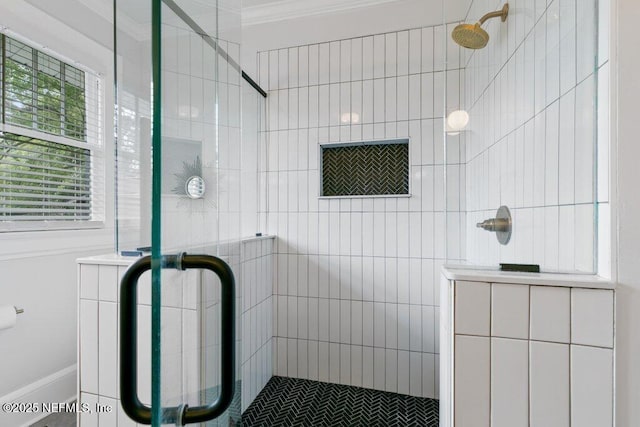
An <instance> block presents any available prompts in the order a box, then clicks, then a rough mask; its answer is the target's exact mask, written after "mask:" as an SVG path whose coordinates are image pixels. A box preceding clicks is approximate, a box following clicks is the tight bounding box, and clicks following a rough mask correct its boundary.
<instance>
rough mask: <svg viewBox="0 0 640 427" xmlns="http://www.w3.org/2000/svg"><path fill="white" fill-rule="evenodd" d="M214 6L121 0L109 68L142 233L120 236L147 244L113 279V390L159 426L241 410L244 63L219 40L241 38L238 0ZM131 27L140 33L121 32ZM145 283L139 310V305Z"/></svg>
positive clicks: (233, 417) (229, 420) (216, 418)
mask: <svg viewBox="0 0 640 427" xmlns="http://www.w3.org/2000/svg"><path fill="white" fill-rule="evenodd" d="M221 3H222V2H220V1H218V2H202V1H197V0H182V1H173V0H152V1H151V2H149V1H148V0H147V1H134V2H131V1H125V0H117V2H116V37H117V42H119V41H120V39H122V40H125V41H126V42H131V40H130V37H131V36H133V38H134V39H136V40H135V42H136V43H138V48H137V49H136V50H132V49H131V48H130V45H129V44H127V45H125V46H122V43H118V46H119V47H120V46H122V47H121V48H120V49H119V52H120V53H121V54H122V55H124V56H125V57H126V58H122V57H120V60H121V64H122V65H121V66H122V68H121V66H117V73H118V76H119V77H120V76H124V79H120V80H119V81H118V85H119V87H118V89H117V92H118V97H119V99H118V102H117V103H118V135H119V138H120V139H119V141H122V142H124V139H125V138H124V137H125V136H127V135H128V138H129V139H130V140H131V145H132V146H133V147H134V148H133V149H132V150H134V151H135V150H137V151H138V152H139V153H140V154H139V156H138V162H137V163H136V162H131V163H130V164H129V165H130V166H131V165H133V166H131V167H130V169H132V170H134V169H135V166H136V165H137V167H138V175H139V181H140V182H139V187H138V191H139V206H140V207H139V212H138V217H139V224H140V231H139V236H137V237H138V239H137V240H136V238H135V237H130V236H127V235H126V233H124V232H123V230H122V229H121V230H119V242H120V245H119V246H120V247H123V243H124V242H128V240H129V239H131V238H133V240H134V241H136V242H137V243H138V245H139V246H150V247H149V249H150V256H146V257H143V258H141V259H140V260H138V261H137V262H136V263H134V265H133V266H132V267H131V268H130V269H129V270H128V271H127V273H126V275H125V277H124V278H123V281H122V283H123V286H122V291H121V320H122V322H121V342H122V344H123V345H122V348H121V363H122V365H123V366H122V367H121V398H122V404H123V407H124V408H125V410H126V412H127V414H128V415H129V416H130V417H132V418H133V419H134V420H136V421H138V422H141V423H147V424H149V423H151V424H152V425H154V426H159V425H174V424H175V425H184V424H194V423H205V422H206V425H233V424H235V423H236V422H237V421H239V417H240V387H239V383H236V378H238V375H236V373H237V369H238V368H237V367H238V365H239V364H238V363H237V360H238V358H239V354H238V351H236V349H239V345H238V343H239V330H238V328H236V324H237V323H238V322H236V318H237V316H238V314H237V313H238V311H239V310H237V309H236V308H237V305H238V301H239V299H238V298H237V296H236V293H235V280H234V279H235V278H234V276H235V275H234V271H237V268H238V265H239V254H240V240H239V234H240V96H241V95H240V77H241V71H240V67H239V66H238V61H239V52H240V47H239V44H238V43H234V42H233V41H229V40H227V39H231V40H237V39H238V34H239V31H238V29H239V16H240V15H239V9H238V6H237V5H235V4H233V2H230V3H229V4H228V5H221ZM132 18H135V19H132ZM132 21H133V22H132ZM136 21H137V22H136ZM132 24H143V25H142V26H141V27H139V28H143V29H148V33H146V32H145V31H144V30H140V31H138V34H135V32H134V33H133V34H130V33H131V31H129V32H128V33H127V29H129V28H132ZM124 33H127V34H126V35H125V34H124ZM145 33H146V34H145ZM117 51H118V49H117ZM136 52H137V54H139V55H140V56H139V57H136ZM116 58H117V59H118V58H119V57H118V53H116ZM145 60H148V62H147V61H145ZM126 67H128V68H126ZM136 71H138V73H136ZM145 85H146V90H147V93H148V99H146V100H145ZM133 87H135V88H136V89H135V90H129V91H127V90H126V89H127V88H128V89H131V88H133ZM136 91H137V92H136ZM130 92H134V93H135V95H136V98H137V101H136V102H134V104H135V107H131V109H129V108H125V107H126V106H125V103H126V102H130V99H129V98H128V97H126V96H125V95H131V93H130ZM144 101H146V102H148V104H147V106H148V108H147V109H146V110H145V108H144V106H143V105H144ZM130 110H134V111H135V113H134V114H131V112H130ZM132 115H133V116H135V117H133V118H131V117H130V116H132ZM145 115H146V117H145ZM145 120H146V122H145ZM130 123H134V124H133V125H130ZM127 125H130V126H131V129H125V126H127ZM127 130H129V131H130V132H128V133H127V132H126V131H127ZM146 132H149V133H150V135H151V138H150V140H148V136H145V133H146ZM125 134H127V135H125ZM131 135H134V136H131ZM145 139H146V140H147V146H146V147H145V146H144V145H145ZM121 147H122V148H124V145H123V146H121ZM119 173H122V171H119ZM122 186H123V183H122V182H120V183H119V187H120V188H122ZM147 194H148V195H147ZM145 205H150V206H145ZM119 217H125V215H124V214H119ZM146 227H149V228H150V233H149V232H145V231H144V229H145V228H146ZM149 273H150V274H149ZM145 275H146V276H150V278H151V280H150V281H149V282H150V284H147V283H145V282H144V280H142V278H144V277H145ZM138 279H141V280H138ZM138 282H140V283H139V284H138ZM125 284H127V285H126V286H125ZM145 292H147V293H148V294H150V298H149V300H150V305H149V307H146V310H145V307H142V305H143V304H142V303H140V304H139V303H138V302H139V301H142V300H143V298H142V297H141V295H143V294H144V293H145ZM131 319H133V321H132V320H131ZM145 331H146V332H145ZM236 332H238V334H237V333H236Z"/></svg>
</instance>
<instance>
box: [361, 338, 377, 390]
mask: <svg viewBox="0 0 640 427" xmlns="http://www.w3.org/2000/svg"><path fill="white" fill-rule="evenodd" d="M374 372H375V368H374V352H373V347H366V346H365V347H362V387H365V388H373V387H374Z"/></svg>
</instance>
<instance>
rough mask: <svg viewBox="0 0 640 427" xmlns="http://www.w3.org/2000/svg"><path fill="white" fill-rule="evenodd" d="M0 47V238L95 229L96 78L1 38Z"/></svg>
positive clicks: (97, 216)
mask: <svg viewBox="0 0 640 427" xmlns="http://www.w3.org/2000/svg"><path fill="white" fill-rule="evenodd" d="M0 42H1V53H2V55H1V57H0V91H1V94H0V116H1V117H0V118H1V123H0V231H13V230H21V229H49V228H69V227H71V228H75V227H79V226H81V224H82V223H85V224H86V225H88V224H95V222H96V221H100V220H101V219H102V218H101V215H102V212H101V209H98V208H99V207H101V206H102V202H101V201H100V200H101V195H100V194H98V191H97V186H96V185H95V183H96V180H97V178H98V171H99V170H100V167H99V164H98V163H99V162H96V158H99V157H101V153H102V147H101V137H100V119H99V117H100V114H99V111H100V102H99V100H100V87H99V83H100V81H99V79H98V77H97V76H96V75H95V74H92V73H89V72H88V71H83V70H81V69H79V68H77V67H74V66H72V65H70V64H68V63H66V62H64V61H62V60H60V59H58V58H56V57H54V56H51V55H49V54H47V53H44V52H43V51H42V50H38V49H35V48H33V47H31V46H29V45H27V44H25V43H23V42H21V41H19V40H16V39H15V38H12V37H9V36H7V35H4V34H0Z"/></svg>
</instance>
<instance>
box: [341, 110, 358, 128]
mask: <svg viewBox="0 0 640 427" xmlns="http://www.w3.org/2000/svg"><path fill="white" fill-rule="evenodd" d="M340 123H342V124H344V125H348V124H356V123H360V114H358V113H342V115H341V116H340Z"/></svg>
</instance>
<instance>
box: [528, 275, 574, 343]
mask: <svg viewBox="0 0 640 427" xmlns="http://www.w3.org/2000/svg"><path fill="white" fill-rule="evenodd" d="M530 297H531V319H530V322H531V339H533V340H539V341H553V342H566V343H568V342H569V338H570V326H571V325H570V318H569V313H570V301H569V300H570V293H569V288H560V287H553V286H531V296H530Z"/></svg>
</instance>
